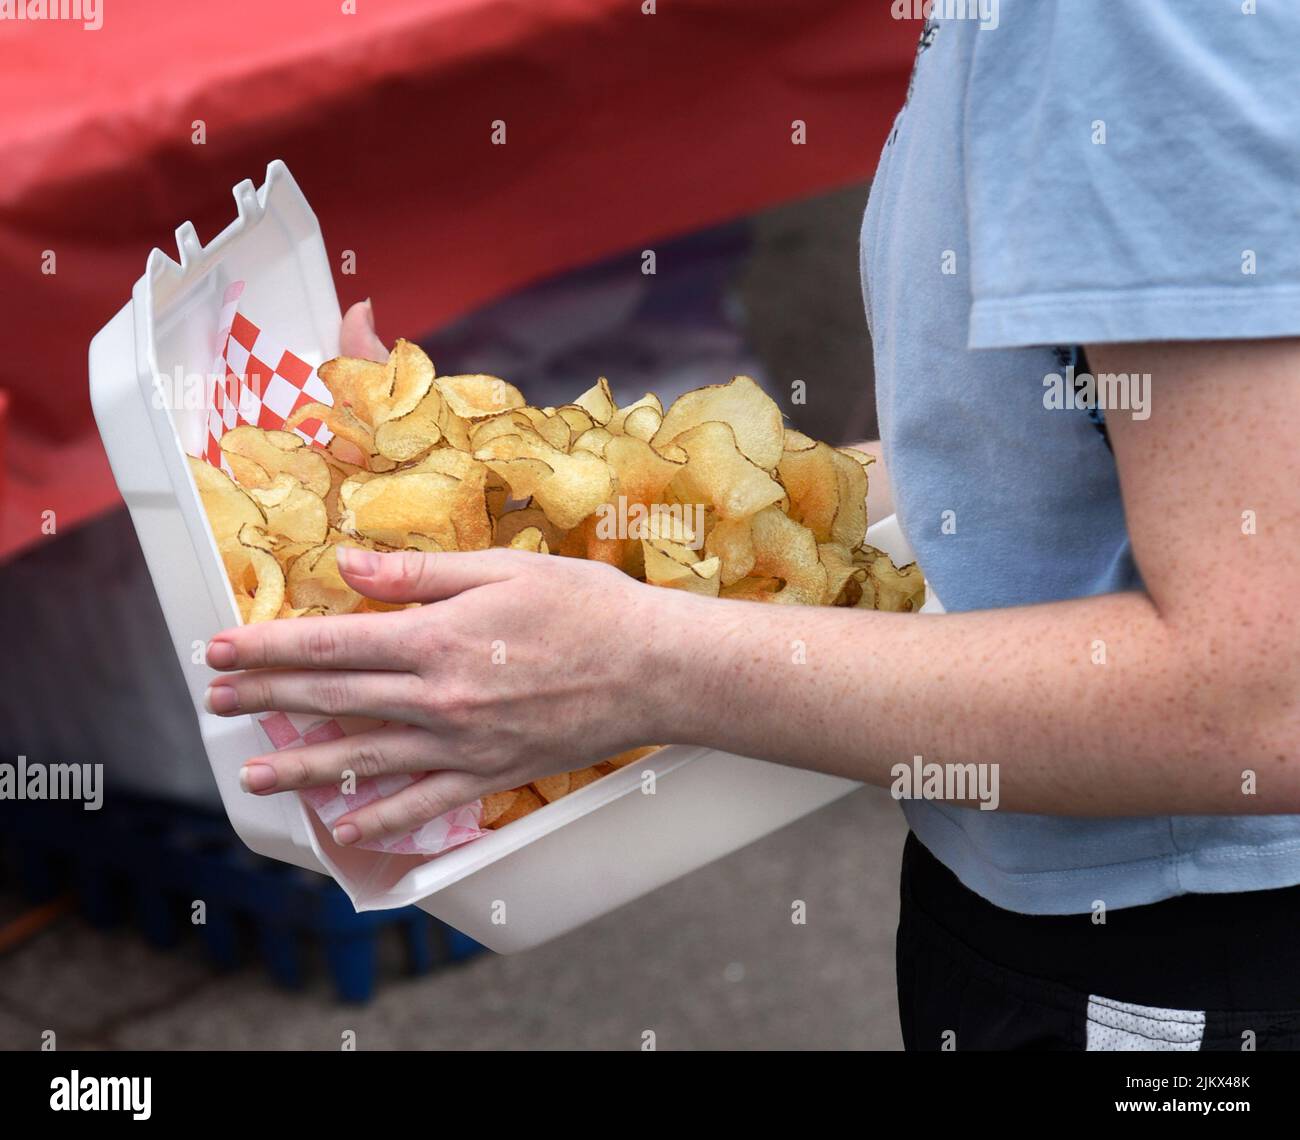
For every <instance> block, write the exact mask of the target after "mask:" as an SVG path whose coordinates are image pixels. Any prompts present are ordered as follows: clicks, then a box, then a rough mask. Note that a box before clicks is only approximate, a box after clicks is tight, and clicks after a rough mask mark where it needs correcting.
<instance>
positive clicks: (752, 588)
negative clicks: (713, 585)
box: [718, 578, 781, 602]
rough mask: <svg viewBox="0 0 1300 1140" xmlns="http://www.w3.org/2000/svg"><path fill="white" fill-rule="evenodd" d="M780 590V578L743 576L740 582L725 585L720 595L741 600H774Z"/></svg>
mask: <svg viewBox="0 0 1300 1140" xmlns="http://www.w3.org/2000/svg"><path fill="white" fill-rule="evenodd" d="M780 592H781V579H780V578H741V579H740V581H739V582H733V583H732V584H731V585H730V586H723V587H722V589H721V590H719V591H718V596H719V597H722V598H733V599H735V600H736V601H741V602H774V601H776V596H777V594H779V593H780Z"/></svg>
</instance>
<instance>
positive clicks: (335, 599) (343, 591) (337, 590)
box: [286, 543, 364, 614]
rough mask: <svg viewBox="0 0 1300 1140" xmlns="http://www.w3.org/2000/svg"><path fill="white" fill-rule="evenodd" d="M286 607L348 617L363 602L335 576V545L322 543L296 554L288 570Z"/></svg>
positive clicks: (337, 569) (339, 576) (336, 567)
mask: <svg viewBox="0 0 1300 1140" xmlns="http://www.w3.org/2000/svg"><path fill="white" fill-rule="evenodd" d="M286 585H287V588H288V596H289V604H290V605H291V606H293V607H294V608H295V609H301V610H309V609H316V610H319V611H320V612H321V613H326V614H350V613H352V612H353V611H355V610H356V609H357V608H358V607H359V606H360V605H361V603H362V601H363V600H364V599H363V598H362V596H361V595H360V594H358V593H357V592H356V591H355V590H354V589H353V588H352V587H351V586H349V585H348V584H347V582H345V581H344V580H343V575H342V574H340V573H339V565H338V545H337V544H336V543H323V544H321V545H320V546H313V547H312V548H311V549H310V550H307V551H304V552H303V553H302V554H300V555H299V556H298V557H297V558H296V559H295V560H294V563H293V566H292V567H291V568H290V569H289V575H288V579H287V583H286Z"/></svg>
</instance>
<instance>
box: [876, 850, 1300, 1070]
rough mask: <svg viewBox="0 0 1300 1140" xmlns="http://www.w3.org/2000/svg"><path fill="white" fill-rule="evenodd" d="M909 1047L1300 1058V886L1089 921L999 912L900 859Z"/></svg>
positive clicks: (927, 862)
mask: <svg viewBox="0 0 1300 1140" xmlns="http://www.w3.org/2000/svg"><path fill="white" fill-rule="evenodd" d="M898 1005H899V1016H900V1020H901V1021H902V1028H903V1043H904V1045H905V1046H906V1047H907V1048H908V1049H915V1050H943V1049H968V1050H972V1049H999V1050H1000V1049H1041V1050H1073V1049H1080V1050H1081V1049H1215V1050H1239V1049H1243V1048H1256V1049H1297V1048H1300V886H1294V887H1286V888H1284V889H1281V890H1273V891H1249V892H1244V893H1241V894H1224V895H1182V896H1180V897H1178V898H1173V899H1167V900H1165V901H1163V902H1158V903H1152V904H1151V905H1149V906H1141V907H1130V908H1127V909H1121V910H1116V911H1111V912H1110V913H1109V914H1107V915H1106V921H1105V923H1104V924H1100V923H1096V922H1094V921H1093V916H1092V915H1090V914H1083V915H1064V916H1056V915H1047V916H1044V915H1027V914H1016V913H1014V912H1012V911H1007V910H1002V909H1001V908H1000V907H997V906H994V905H993V904H992V903H990V902H988V901H987V900H986V899H984V898H982V897H980V896H979V895H977V894H975V893H974V892H973V891H971V890H969V889H968V888H967V887H965V886H963V885H962V884H961V882H959V881H958V879H957V877H956V876H955V875H954V874H953V873H952V872H951V871H949V870H948V869H947V868H946V867H945V866H944V865H943V864H942V863H940V862H939V861H938V860H937V859H936V858H935V857H934V856H933V855H931V854H930V852H929V851H927V850H926V849H925V847H924V846H923V845H922V844H921V842H920V841H919V840H918V839H917V838H916V836H915V835H909V836H908V837H907V844H906V846H905V848H904V850H903V874H902V907H901V911H900V916H899V923H898Z"/></svg>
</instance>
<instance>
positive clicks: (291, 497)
mask: <svg viewBox="0 0 1300 1140" xmlns="http://www.w3.org/2000/svg"><path fill="white" fill-rule="evenodd" d="M248 494H249V496H250V497H251V498H252V499H253V501H254V502H256V503H257V505H258V506H259V507H261V508H262V510H263V512H264V513H265V514H266V529H267V530H268V531H269V532H270V533H271V534H275V535H279V536H280V537H281V538H284V539H286V540H288V541H289V542H301V543H318V542H324V541H325V534H326V532H327V531H328V530H329V518H328V516H327V514H326V510H325V500H324V499H322V498H320V496H318V495H313V494H312V493H311V492H310V491H309V490H307V488H306V487H304V486H303V485H302V484H301V483H299V482H298V481H297V480H296V479H295V478H293V476H292V475H277V476H276V477H275V481H274V482H273V483H272V484H271V486H269V487H254V488H251V489H250V490H249V492H248Z"/></svg>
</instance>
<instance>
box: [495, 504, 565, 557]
mask: <svg viewBox="0 0 1300 1140" xmlns="http://www.w3.org/2000/svg"><path fill="white" fill-rule="evenodd" d="M529 529H534V530H538V531H540V532H541V535H542V539H543V541H545V543H546V545H547V546H548V547H550V549H552V550H558V549H559V548H560V545H561V544H562V543H563V542H564V536H565V532H564V531H563V530H561V529H560V528H559V527H558V526H556V525H555V524H554V523H553V522H551V520H550V519H548V518H547V517H546V512H545V511H543V510H542V509H541V508H540V507H520V508H519V509H518V510H514V511H506V512H505V513H504V514H503V515H501V517H500V518H498V519H497V521H496V525H495V527H494V528H493V531H492V545H493V546H509V545H510V544H511V542H512V541H513V540H514V538H515V536H516V535H517V534H519V532H520V531H523V530H529Z"/></svg>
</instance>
